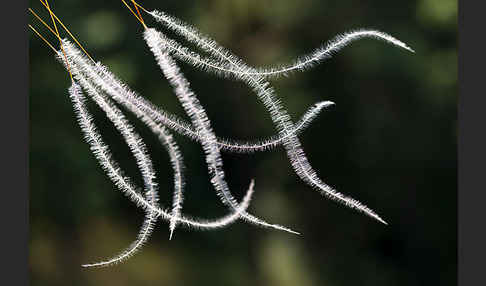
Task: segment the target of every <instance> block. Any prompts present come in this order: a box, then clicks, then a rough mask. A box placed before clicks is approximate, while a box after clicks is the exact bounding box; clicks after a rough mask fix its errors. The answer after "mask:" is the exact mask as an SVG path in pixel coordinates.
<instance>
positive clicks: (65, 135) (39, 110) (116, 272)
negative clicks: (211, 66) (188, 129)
mask: <svg viewBox="0 0 486 286" xmlns="http://www.w3.org/2000/svg"><path fill="white" fill-rule="evenodd" d="M140 3H141V4H142V5H144V6H145V7H146V8H148V9H159V10H163V11H165V12H168V13H170V14H172V15H175V16H176V17H179V18H181V19H183V20H185V21H188V22H190V23H192V24H194V25H195V26H197V27H198V28H199V29H200V30H202V31H203V32H205V33H206V34H209V35H211V36H212V37H213V38H215V39H217V41H218V42H219V43H221V44H222V45H224V46H226V47H227V48H229V49H230V50H232V51H233V52H234V53H236V54H237V55H239V56H241V57H242V58H243V59H245V60H246V61H247V62H248V63H249V64H251V65H253V66H269V65H274V64H278V63H287V62H289V61H292V60H293V59H294V58H295V57H297V56H299V55H302V54H305V53H307V52H310V51H312V50H313V49H315V48H317V47H318V46H320V45H321V44H322V43H323V42H325V41H326V40H328V39H330V38H332V37H334V36H335V35H337V34H339V33H341V32H344V31H347V30H350V29H354V28H360V27H363V28H375V29H379V30H382V31H384V32H387V33H390V34H391V35H394V36H396V37H397V38H399V39H400V40H402V41H404V42H406V43H407V44H409V45H410V46H411V47H413V48H414V49H415V50H416V54H411V53H408V52H405V51H403V50H400V49H397V48H394V47H391V46H389V45H386V44H384V43H382V42H379V41H374V40H369V39H366V40H361V41H358V42H355V43H353V44H352V45H351V46H349V47H347V48H345V49H344V50H342V51H341V52H340V53H339V54H337V55H336V56H334V57H333V58H332V59H330V60H327V61H325V62H324V63H322V64H320V65H318V66H316V67H315V68H313V69H312V70H309V71H306V72H303V73H297V74H293V75H292V76H290V77H288V78H282V79H278V80H272V83H273V84H274V87H275V88H276V90H277V94H278V96H279V97H280V98H281V99H282V101H283V103H284V105H285V107H286V108H287V109H288V110H289V112H290V113H291V115H292V116H293V118H294V119H297V118H298V117H300V116H301V114H302V113H303V112H304V111H305V110H306V109H307V108H308V107H309V106H310V105H312V104H313V103H315V102H317V101H322V100H332V101H334V102H336V104H337V105H336V106H335V107H333V108H332V109H330V110H328V111H325V112H324V113H323V114H322V115H321V116H320V117H319V118H318V119H317V120H315V122H314V123H313V124H312V125H311V126H310V127H309V128H308V129H307V130H306V131H305V132H304V133H303V134H302V135H300V138H301V141H302V143H303V146H304V150H305V151H306V153H307V155H308V157H309V160H310V162H311V163H312V165H313V167H314V168H315V169H316V170H317V171H318V173H319V175H320V176H321V178H322V179H323V180H324V181H325V182H326V183H328V184H330V185H331V186H333V187H335V188H336V189H337V190H339V191H341V192H343V193H345V194H347V195H350V196H352V197H354V198H356V199H359V200H360V201H362V202H364V203H366V204H367V205H368V206H369V207H371V208H372V209H374V210H376V211H377V212H378V213H379V214H380V215H381V216H382V217H384V218H385V219H386V220H387V221H388V222H389V223H390V225H389V226H384V225H381V224H379V223H377V222H376V221H373V220H371V219H370V218H368V217H366V216H364V215H362V214H359V213H357V212H355V211H353V210H350V209H347V208H345V207H343V206H342V205H339V204H336V203H334V202H332V201H330V200H327V199H325V198H323V197H321V196H320V195H319V194H318V193H317V192H316V191H314V190H312V189H311V188H310V187H308V186H307V185H306V184H304V183H303V182H301V181H300V180H299V179H298V177H297V176H296V175H295V174H294V173H293V171H292V169H291V167H290V164H289V162H288V159H287V157H286V154H285V151H284V150H283V149H282V148H279V149H276V150H274V151H270V152H265V153H258V154H252V155H235V154H224V155H223V158H224V163H225V168H226V169H225V170H226V172H227V177H228V182H229V185H230V187H231V189H232V191H233V192H234V193H235V194H237V196H238V197H239V198H241V197H242V196H243V194H244V192H245V190H246V188H247V186H248V183H249V181H250V179H251V178H255V180H256V193H255V196H254V200H253V203H252V205H251V207H250V211H251V213H253V214H255V215H257V216H260V217H262V218H264V219H266V220H267V221H270V222H273V223H279V224H283V225H286V226H289V227H291V228H293V229H296V230H298V231H300V232H301V233H302V234H303V235H302V236H293V235H290V234H287V233H282V232H277V231H272V230H265V229H261V228H257V227H254V226H252V225H248V224H245V223H243V222H237V223H236V224H233V225H232V226H230V227H228V228H225V229H222V230H217V231H211V232H201V231H192V230H188V229H185V228H179V229H177V230H176V232H175V237H174V239H173V240H172V241H169V240H168V235H169V232H168V225H167V223H165V222H164V223H159V224H158V226H157V228H156V229H155V231H154V233H153V235H152V238H151V239H150V240H149V242H148V243H147V245H146V246H145V247H144V248H143V249H142V251H141V252H140V253H139V254H137V255H135V256H134V257H133V258H132V259H130V260H128V261H127V262H126V263H124V264H121V265H118V266H115V267H110V268H105V269H94V270H90V269H88V270H87V269H82V268H81V267H80V265H81V264H83V263H87V262H95V261H98V260H99V259H101V258H106V257H109V256H112V255H114V254H116V253H118V252H119V251H121V250H122V249H124V248H125V247H127V246H128V245H129V244H130V243H131V242H132V241H133V240H134V239H135V238H136V235H137V231H138V229H139V227H140V226H141V223H142V220H143V217H144V213H143V211H141V210H140V209H137V208H136V207H135V206H134V205H133V204H132V203H131V202H130V201H129V200H128V199H127V198H125V197H124V196H123V195H122V194H121V193H120V192H119V191H118V190H116V188H115V187H114V186H113V185H112V183H111V182H110V181H109V179H108V178H107V177H106V176H105V175H104V173H103V171H102V170H101V169H100V167H99V166H98V164H97V162H96V160H95V158H94V156H93V155H92V154H91V153H90V151H89V147H88V145H87V144H86V143H85V142H84V141H83V138H82V135H81V132H80V128H79V126H78V125H77V123H76V120H75V116H74V113H73V110H72V107H71V104H70V100H69V98H68V94H67V88H68V87H69V85H70V82H69V78H68V75H67V73H66V72H65V71H64V70H63V68H62V67H61V65H60V64H58V63H57V62H56V60H55V59H54V57H53V53H52V51H51V50H49V49H48V48H46V45H45V44H44V43H43V42H42V41H40V40H39V39H38V38H37V37H35V36H34V35H33V34H32V33H30V34H31V35H30V55H29V56H30V124H31V125H30V128H31V129H30V186H31V187H30V244H29V247H30V258H29V261H30V272H31V284H32V285H84V286H88V285H118V286H122V285H301V286H307V285H330V286H344V285H373V286H380V285H455V284H456V278H457V275H456V266H457V261H456V258H457V257H456V250H457V248H456V242H457V238H456V228H457V218H456V216H457V214H456V210H457V208H456V183H457V175H456V170H457V169H456V168H457V160H456V139H457V113H456V103H457V3H456V1H455V0H413V1H385V0H380V1H378V0H376V1H357V0H335V1H331V0H266V1H260V0H207V1H182V0H177V1H175V0H174V1H155V0H144V1H142V2H140ZM50 4H51V6H52V7H53V9H54V12H56V13H57V15H58V16H59V17H60V18H61V19H62V20H64V22H65V23H66V24H67V25H68V27H69V28H70V29H71V30H72V31H73V32H74V33H75V35H77V37H78V39H80V40H81V41H82V43H83V44H84V45H85V46H86V47H87V48H88V51H89V52H90V53H91V55H92V56H93V57H94V58H95V59H97V60H100V61H102V62H103V63H104V64H105V65H107V66H109V67H110V68H111V69H112V71H113V72H114V73H116V74H117V75H118V76H119V77H120V78H122V79H123V80H124V81H126V83H128V84H129V85H130V86H131V87H132V88H133V89H134V90H136V91H138V92H140V93H141V94H143V96H145V97H146V98H148V99H150V100H151V101H152V102H154V103H155V104H157V105H159V106H161V107H163V108H164V109H166V110H168V111H171V112H173V113H176V114H179V115H180V116H182V117H185V114H184V112H183V110H182V108H181V107H180V105H179V103H178V101H177V99H176V97H175V96H174V94H173V93H172V92H171V90H170V88H169V87H168V84H167V81H166V80H165V79H163V78H162V76H161V73H160V71H159V69H158V67H157V65H156V63H155V61H154V60H153V55H151V54H150V52H149V51H148V48H147V47H146V45H145V42H144V41H143V39H142V28H141V26H140V24H139V23H138V22H137V21H136V19H135V18H134V17H133V16H132V15H131V14H130V13H129V11H128V10H127V9H126V8H125V7H124V6H123V5H122V3H121V2H120V1H118V0H112V1H94V0H84V1H81V0H63V1H54V0H51V1H50ZM30 6H31V7H32V8H34V9H35V10H36V11H38V12H39V14H40V15H42V16H43V17H44V19H49V18H48V14H47V13H46V12H45V11H44V10H43V9H42V6H41V4H40V3H39V2H37V1H32V0H31V1H30ZM29 17H31V16H29ZM145 19H146V21H147V23H149V25H151V26H156V27H159V26H158V25H157V24H156V23H155V22H154V21H152V20H150V18H149V17H148V16H146V17H145ZM30 22H31V23H33V24H34V26H35V27H38V28H39V30H40V31H42V32H43V34H45V35H47V32H46V30H45V29H42V28H41V26H40V24H39V22H37V21H36V20H35V19H34V18H33V17H31V21H30ZM49 40H50V41H51V42H52V43H55V38H54V37H52V36H49ZM181 67H182V69H183V71H184V73H185V74H186V76H187V78H188V79H189V80H190V81H191V83H192V87H193V89H194V90H195V91H196V92H197V94H198V96H199V98H200V100H201V102H202V103H203V105H204V106H205V107H206V110H207V112H208V114H209V116H210V119H211V121H212V124H213V127H214V129H215V131H216V133H217V134H218V135H219V136H222V137H229V138H234V139H250V138H262V137H267V136H270V135H273V134H274V133H275V130H274V128H273V125H272V123H271V120H270V117H269V114H268V113H267V112H266V110H265V109H264V107H263V106H262V105H261V104H260V103H259V102H258V101H257V99H256V96H255V95H254V94H253V93H252V92H251V90H250V89H249V88H247V87H246V86H245V85H244V84H242V83H241V82H236V81H233V80H228V79H220V78H217V77H215V76H213V75H209V74H206V73H204V72H200V71H198V70H194V69H193V68H192V67H190V66H188V65H186V64H181ZM89 106H90V110H91V111H92V112H93V114H94V116H95V119H96V123H97V124H98V127H99V128H100V130H101V132H102V134H103V138H104V139H105V140H106V142H108V143H109V144H110V147H111V149H112V151H113V153H114V156H115V158H116V159H117V160H118V162H119V163H120V164H121V166H123V168H124V169H125V170H126V172H127V174H129V175H130V176H131V177H132V178H133V179H134V180H135V181H136V182H139V185H141V184H140V181H141V178H140V175H139V172H138V170H137V168H136V164H135V161H134V159H133V157H132V156H131V155H130V152H129V149H128V147H127V146H126V145H125V144H124V143H123V140H122V139H121V136H120V135H119V134H117V133H116V131H115V129H114V127H113V126H112V125H111V123H110V122H109V121H107V120H106V118H105V117H104V115H103V114H102V113H101V112H100V111H99V110H98V109H97V108H96V107H95V106H94V105H93V104H92V103H90V105H89ZM128 116H129V118H130V119H132V122H133V123H134V124H135V125H136V126H137V131H138V132H139V133H140V134H141V135H142V137H143V138H144V139H145V142H146V144H147V145H148V147H149V152H150V155H151V157H152V158H153V161H154V164H155V167H156V170H157V174H158V182H159V184H160V195H161V204H163V205H164V206H169V205H170V204H171V198H172V188H173V186H172V170H171V168H170V162H169V158H168V155H167V154H166V152H165V150H164V148H163V147H162V146H161V145H159V144H158V142H157V138H156V137H155V136H154V135H152V134H151V133H150V132H149V130H148V129H147V128H146V127H144V126H143V125H142V124H140V122H138V121H137V120H136V119H135V118H134V117H133V116H131V115H128ZM186 118H187V117H186ZM176 140H177V142H178V143H179V145H180V147H181V149H182V151H183V155H184V159H185V165H186V167H187V171H186V177H187V179H188V180H187V186H186V195H185V204H184V213H186V214H191V215H194V216H202V217H208V218H210V217H217V216H220V215H223V214H226V213H227V209H226V208H225V207H224V206H222V204H221V203H220V202H219V200H218V198H217V196H216V194H215V192H214V190H213V189H212V187H211V185H210V183H209V182H208V175H207V173H206V171H207V169H206V166H205V163H204V157H203V153H202V150H201V147H200V146H199V145H198V144H197V143H194V142H192V141H189V140H188V139H186V138H183V137H180V136H177V137H176Z"/></svg>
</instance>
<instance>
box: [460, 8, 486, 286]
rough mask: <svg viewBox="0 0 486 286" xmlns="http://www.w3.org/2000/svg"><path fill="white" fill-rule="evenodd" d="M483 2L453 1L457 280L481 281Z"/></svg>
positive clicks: (485, 139)
mask: <svg viewBox="0 0 486 286" xmlns="http://www.w3.org/2000/svg"><path fill="white" fill-rule="evenodd" d="M485 9H486V2H485V1H467V0H462V1H460V2H459V17H458V19H459V109H458V117H459V142H458V155H459V161H458V162H459V166H458V167H459V174H458V175H459V181H458V183H459V191H458V199H459V200H458V201H459V208H458V209H459V213H458V216H459V217H458V218H459V223H458V243H459V245H458V265H459V270H458V279H459V285H486V277H485V270H486V261H485V257H486V247H485V243H486V231H485V227H486V226H485V223H484V219H485V218H486V213H485V209H486V207H485V206H484V204H485V202H486V192H485V190H484V178H486V174H485V172H486V170H485V167H484V162H486V152H485V150H484V149H485V147H486V134H485V132H484V127H483V126H484V123H485V122H486V116H485V114H486V112H485V111H486V95H485V92H484V84H485V81H486V76H485V73H484V68H485V65H486V57H485V56H484V54H485V52H486V39H485V37H484V27H485V21H484V18H485V11H486V10H485Z"/></svg>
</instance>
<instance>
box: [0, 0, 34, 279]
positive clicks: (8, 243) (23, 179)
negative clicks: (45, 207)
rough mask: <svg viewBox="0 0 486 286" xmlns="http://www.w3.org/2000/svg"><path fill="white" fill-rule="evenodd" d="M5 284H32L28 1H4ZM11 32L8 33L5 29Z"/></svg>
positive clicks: (0, 105)
mask: <svg viewBox="0 0 486 286" xmlns="http://www.w3.org/2000/svg"><path fill="white" fill-rule="evenodd" d="M2 4H4V5H5V6H4V7H3V8H2V11H3V15H2V17H0V19H1V25H2V27H3V32H4V34H3V36H2V45H1V47H2V54H1V56H2V59H1V64H2V71H3V72H2V77H1V78H2V92H1V94H2V101H1V104H0V110H1V111H0V114H1V115H0V116H1V118H0V120H1V122H2V129H1V131H0V132H1V134H2V135H1V140H0V141H1V142H2V151H3V152H2V164H1V166H2V169H3V170H2V172H1V173H2V190H1V192H2V203H3V207H2V208H0V209H1V210H0V216H1V220H2V228H1V230H2V235H1V237H2V244H1V245H2V259H1V261H2V264H5V265H3V267H2V276H1V279H0V280H1V284H2V285H28V282H29V271H28V257H29V252H28V250H29V248H28V238H29V200H28V194H29V189H28V184H29V180H28V178H29V173H28V170H29V169H28V167H29V165H28V164H29V152H28V151H29V150H28V145H29V112H28V98H29V97H28V87H29V85H28V67H29V56H28V55H29V49H28V29H29V28H28V27H27V23H28V21H27V20H28V17H27V16H28V15H27V8H28V6H27V5H28V2H27V1H5V3H2ZM5 32H7V33H5Z"/></svg>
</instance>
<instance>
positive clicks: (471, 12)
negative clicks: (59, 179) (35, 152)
mask: <svg viewBox="0 0 486 286" xmlns="http://www.w3.org/2000/svg"><path fill="white" fill-rule="evenodd" d="M4 4H8V5H9V6H10V5H12V6H15V7H8V8H13V9H5V10H4V12H8V13H4V15H3V17H0V18H1V19H2V20H1V21H2V26H3V27H5V28H6V29H4V31H8V33H7V35H4V38H3V41H2V42H3V45H1V46H2V49H3V51H2V64H3V65H4V66H3V70H4V71H5V72H4V73H3V74H4V76H2V87H3V88H4V92H2V95H3V101H2V103H3V104H2V105H1V106H2V112H0V114H1V119H2V127H3V128H2V134H4V136H2V139H3V140H1V142H2V145H3V146H2V150H3V152H2V153H3V158H2V159H3V160H2V161H3V162H2V166H3V167H4V168H3V169H4V170H3V171H2V179H3V180H2V182H3V184H2V187H3V188H2V192H3V193H4V194H6V195H7V197H4V200H3V205H4V207H2V208H1V212H0V215H1V217H2V222H3V227H2V232H3V235H2V240H3V241H2V248H3V251H2V252H3V254H4V256H3V257H2V258H3V259H2V262H3V263H6V266H4V267H2V268H3V271H2V274H3V275H2V279H1V280H2V284H5V285H28V182H29V180H28V178H29V176H28V154H29V153H28V151H29V150H28V144H29V138H28V134H29V133H28V130H29V128H28V126H29V125H28V122H29V113H28V83H29V78H28V67H29V62H28V37H27V35H28V28H27V23H28V21H27V19H28V18H27V1H7V2H6V3H4ZM481 6H482V7H481ZM4 8H5V7H4ZM485 8H486V3H485V2H484V1H467V0H462V1H460V2H459V18H458V19H459V40H460V42H459V82H460V87H459V94H460V96H459V105H458V117H459V142H458V155H459V161H458V162H459V174H458V175H459V192H458V204H459V208H458V209H459V213H458V216H459V217H458V218H459V224H458V243H459V245H458V265H459V270H458V280H459V285H485V283H484V281H486V278H485V276H484V268H485V265H486V263H485V260H484V258H485V257H486V255H485V254H486V247H485V242H486V231H485V224H484V218H486V214H485V211H484V209H485V207H484V206H483V205H484V202H486V192H485V190H483V186H484V180H483V178H484V177H485V174H484V173H485V167H484V163H483V162H486V160H485V159H486V152H485V151H484V149H485V147H486V135H485V132H484V131H483V128H482V127H483V123H484V122H486V120H485V119H486V118H485V117H486V116H485V114H486V95H485V94H484V91H483V88H484V82H485V79H483V78H484V77H485V74H484V69H485V66H486V59H485V58H486V57H485V56H484V54H485V53H486V39H485V36H484V29H483V28H484V27H485V23H484V18H485V16H484V14H485V11H486V9H485ZM12 11H16V12H15V13H12ZM17 13H18V14H17ZM466 15H467V16H466ZM5 87H7V90H5ZM5 135H8V140H6V136H5ZM13 201H16V203H15V204H13V203H10V202H13ZM481 282H483V283H481Z"/></svg>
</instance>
